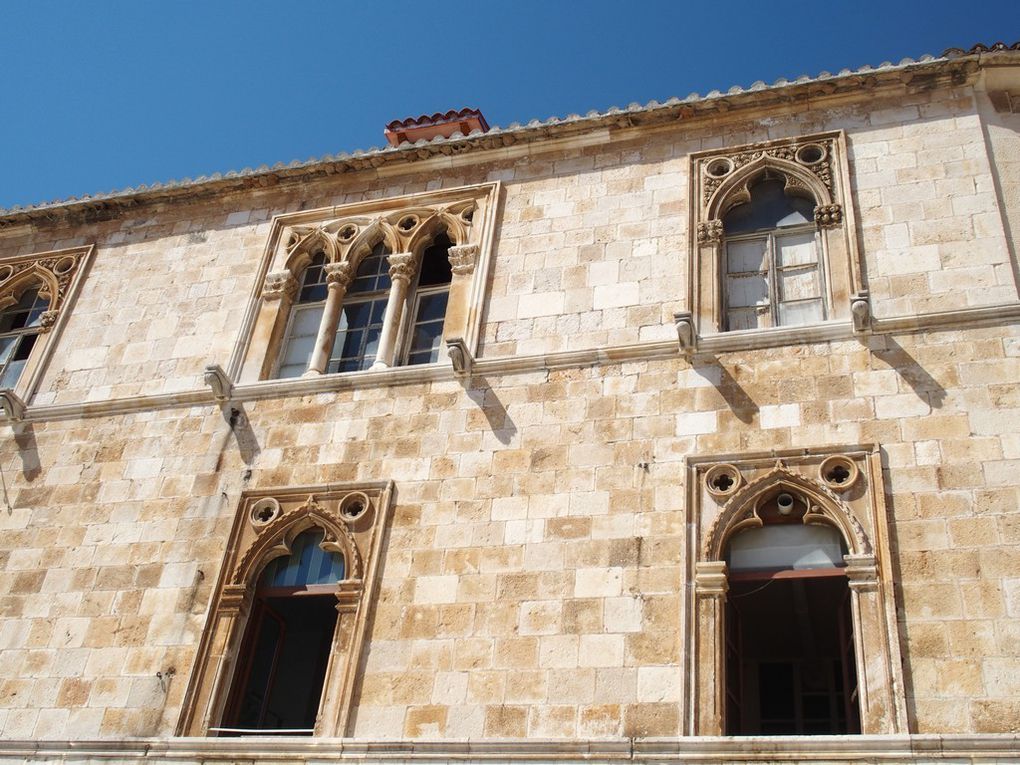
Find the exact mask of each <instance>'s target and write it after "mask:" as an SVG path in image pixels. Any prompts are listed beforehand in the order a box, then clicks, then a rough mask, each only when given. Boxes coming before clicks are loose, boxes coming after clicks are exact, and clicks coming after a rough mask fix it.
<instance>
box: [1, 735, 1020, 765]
mask: <svg viewBox="0 0 1020 765" xmlns="http://www.w3.org/2000/svg"><path fill="white" fill-rule="evenodd" d="M239 758H240V759H243V761H244V762H246V763H252V765H254V764H255V763H263V762H265V763H270V762H280V761H287V762H294V763H296V762H317V763H318V762H340V761H352V760H354V761H359V762H364V763H371V762H386V763H394V762H408V763H410V762H439V761H443V762H451V761H456V762H458V763H474V762H478V763H482V762H486V763H488V762H493V761H497V762H530V763H536V762H558V763H568V762H577V763H582V762H584V763H602V762H604V763H616V762H621V761H635V762H653V761H671V762H692V763H694V762H696V763H719V765H722V764H723V763H763V762H771V763H775V762H818V763H833V762H856V763H861V762H863V763H892V762H897V763H904V762H917V763H929V762H941V761H952V762H954V763H1020V734H947V735H938V734H922V735H906V736H747V737H703V738H702V737H683V738H647V739H613V740H605V739H601V740H584V739H580V740H577V739H574V740H557V739H502V740H486V741H405V740H393V741H370V740H363V739H311V738H294V737H285V736H265V737H252V738H139V739H108V740H93V741H29V740H12V741H0V761H16V762H53V761H55V760H59V761H60V762H65V763H66V762H76V763H91V762H109V761H117V762H120V763H129V762H164V763H168V765H169V763H174V765H199V763H212V762H224V763H226V762H236V761H238V759H239Z"/></svg>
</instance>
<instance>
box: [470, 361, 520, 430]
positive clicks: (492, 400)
mask: <svg viewBox="0 0 1020 765" xmlns="http://www.w3.org/2000/svg"><path fill="white" fill-rule="evenodd" d="M464 385H465V389H466V391H467V395H468V398H469V399H471V400H472V401H474V402H475V403H476V404H477V405H478V408H479V409H480V410H481V412H482V414H484V415H485V419H486V421H487V422H488V423H489V427H490V428H491V429H492V434H493V435H494V436H496V438H497V439H498V440H499V442H500V443H501V444H503V445H504V446H506V445H508V444H509V443H510V442H511V441H512V440H513V438H514V436H515V435H516V434H517V426H516V425H515V424H514V421H513V420H511V419H510V415H509V414H507V411H506V407H505V406H503V403H502V402H501V401H500V400H499V399H498V398H497V397H496V393H495V391H493V390H492V388H491V387H490V386H489V381H488V380H486V379H485V378H484V377H472V378H471V379H470V380H467V381H465V383H464ZM468 386H470V387H468Z"/></svg>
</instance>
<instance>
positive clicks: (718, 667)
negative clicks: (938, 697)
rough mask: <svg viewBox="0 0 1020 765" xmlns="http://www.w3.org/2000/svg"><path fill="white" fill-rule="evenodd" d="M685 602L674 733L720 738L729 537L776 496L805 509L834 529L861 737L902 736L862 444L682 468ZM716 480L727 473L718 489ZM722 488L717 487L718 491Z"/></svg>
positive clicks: (868, 450) (875, 508) (868, 449)
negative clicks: (846, 593) (787, 496)
mask: <svg viewBox="0 0 1020 765" xmlns="http://www.w3.org/2000/svg"><path fill="white" fill-rule="evenodd" d="M686 473H687V475H686V478H687V529H688V538H687V552H686V572H685V575H686V579H685V581H686V583H687V587H686V593H687V594H686V597H685V598H684V609H683V615H682V624H681V629H682V631H683V633H682V634H683V638H684V645H685V647H686V659H685V663H686V666H685V667H684V672H683V680H682V682H683V693H682V703H683V733H684V734H685V735H690V736H720V735H723V733H724V731H725V730H726V725H725V719H724V715H725V692H726V677H725V673H726V666H725V663H726V657H725V644H724V636H725V634H726V633H725V624H724V618H725V610H726V597H727V591H728V572H727V565H726V562H725V559H724V556H725V552H726V549H727V545H728V544H729V541H730V539H731V538H732V537H733V536H735V535H736V534H737V533H739V532H740V531H742V530H744V529H747V528H751V527H755V526H760V525H761V524H762V521H761V519H760V518H759V517H758V515H757V509H758V506H759V504H760V503H761V502H762V501H763V500H764V499H765V498H766V497H767V496H772V495H774V494H775V493H776V492H777V491H784V492H789V493H792V494H794V495H795V496H797V497H799V498H801V499H802V500H803V501H804V503H805V504H807V506H808V507H809V508H810V510H809V515H808V516H807V517H806V519H805V523H808V522H812V523H821V524H826V525H829V526H832V527H834V528H835V529H836V530H837V531H839V533H840V535H841V536H842V537H843V540H844V542H845V543H846V546H847V550H849V553H848V554H847V555H846V556H844V559H845V561H846V564H847V568H846V574H847V578H848V580H849V585H850V593H851V612H852V618H853V631H854V642H855V646H854V647H855V658H856V663H857V678H858V684H859V693H860V712H861V733H863V734H894V733H906V732H908V731H907V711H906V697H905V693H904V685H903V670H902V665H901V660H900V641H899V629H898V622H897V619H896V607H895V599H894V592H893V568H892V558H891V554H890V549H889V528H888V518H887V514H886V508H885V501H884V490H883V484H882V462H881V454H880V452H879V449H878V447H877V446H874V445H870V444H865V445H855V446H846V447H835V446H833V447H824V448H816V449H796V450H794V449H790V450H786V451H776V452H768V453H756V454H724V455H717V456H699V457H692V458H688V459H687V461H686ZM721 473H727V474H728V475H727V478H726V480H724V481H720V480H719V476H720V474H721ZM720 487H723V488H720Z"/></svg>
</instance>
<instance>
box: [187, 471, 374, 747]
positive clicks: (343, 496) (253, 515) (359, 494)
mask: <svg viewBox="0 0 1020 765" xmlns="http://www.w3.org/2000/svg"><path fill="white" fill-rule="evenodd" d="M391 495H392V485H391V484H390V483H366V484H350V485H346V486H344V485H339V486H338V485H331V486H328V487H327V486H321V487H299V488H296V489H281V490H262V491H256V492H247V493H245V494H244V495H243V496H242V498H241V501H240V503H239V506H238V510H237V514H236V517H235V519H234V526H233V529H232V531H231V537H230V542H229V544H228V545H227V553H226V555H225V557H224V561H223V566H222V568H221V573H220V581H219V582H218V583H217V587H216V592H215V593H214V595H213V606H212V609H211V611H210V616H209V621H208V623H207V624H206V627H205V630H204V631H203V634H202V640H201V643H200V645H199V650H198V658H197V661H196V663H195V670H194V674H193V676H192V677H191V680H190V683H189V686H188V690H187V694H186V697H185V703H184V707H183V710H182V714H181V719H180V722H179V723H178V734H179V735H193V736H202V735H208V734H209V732H210V729H211V728H215V727H216V726H217V725H218V724H219V723H220V720H221V718H222V716H223V713H224V707H225V705H226V702H227V697H228V691H229V688H230V684H231V681H232V678H233V675H234V673H235V672H236V671H237V667H236V666H235V665H236V663H237V658H238V652H239V650H240V645H241V641H242V637H243V635H244V631H245V626H246V621H247V618H248V614H249V611H250V608H251V605H252V602H253V599H254V595H255V584H256V582H257V580H258V577H259V576H260V574H261V572H262V571H263V570H264V569H265V567H266V566H267V565H268V564H269V563H270V562H271V561H272V560H273V559H274V558H277V557H280V556H285V555H290V553H291V545H292V544H293V542H294V540H295V539H296V538H297V537H298V535H300V534H301V533H303V532H305V531H307V530H308V529H310V528H318V529H321V530H322V532H323V541H322V542H321V543H320V547H321V548H322V549H323V550H325V551H327V552H332V553H337V554H339V555H341V556H343V559H344V563H345V565H344V578H343V580H341V581H339V582H337V583H336V587H335V590H334V591H333V594H334V595H335V596H336V600H337V606H336V607H337V611H338V614H339V618H338V620H337V626H336V631H335V633H334V639H333V648H332V651H331V660H330V666H329V670H328V671H327V675H326V680H325V684H324V686H323V692H322V699H321V702H320V706H319V715H318V718H317V720H318V721H317V723H316V734H318V735H325V736H342V735H345V733H346V732H347V728H348V722H349V719H350V714H351V704H352V698H353V692H354V684H355V678H356V673H357V667H358V664H359V661H360V657H361V649H362V645H363V642H364V638H365V629H366V626H367V614H368V609H369V604H370V603H371V601H372V598H373V597H374V596H375V591H376V586H377V581H376V580H377V578H378V577H377V572H378V567H379V557H380V551H381V549H382V545H383V538H384V536H385V533H386V529H387V528H388V524H389V518H390V512H391V507H390V500H391ZM352 507H356V511H355V512H352V511H351V508H352Z"/></svg>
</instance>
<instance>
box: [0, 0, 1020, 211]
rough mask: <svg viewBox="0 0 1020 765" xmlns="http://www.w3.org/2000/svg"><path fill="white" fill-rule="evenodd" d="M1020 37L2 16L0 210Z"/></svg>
mask: <svg viewBox="0 0 1020 765" xmlns="http://www.w3.org/2000/svg"><path fill="white" fill-rule="evenodd" d="M996 40H1002V41H1004V42H1015V41H1017V40H1020V0H977V1H976V2H975V1H973V0H972V1H971V2H960V1H959V0H956V1H955V2H949V1H947V0H927V1H924V2H922V1H917V2H905V1H903V0H889V2H874V1H873V0H860V1H859V2H836V1H835V0H829V1H826V0H822V1H819V0H814V2H793V1H792V0H756V1H751V0H730V2H712V1H711V0H710V1H709V2H697V3H694V2H690V3H689V2H685V1H683V0H674V2H660V1H655V2H653V1H651V0H649V1H648V2H641V1H640V0H630V1H629V2H628V1H627V0H613V1H602V0H598V1H595V0H593V1H592V2H582V1H581V0H545V1H544V2H541V1H538V0H503V1H502V2H490V1H489V0H473V1H471V2H467V1H465V0H460V1H459V2H452V1H447V2H443V1H442V0H424V1H423V0H418V1H417V2H407V1H406V0H379V1H378V2H367V1H366V2H360V3H355V2H341V1H340V0H337V1H336V2H325V1H324V0H314V1H313V0H291V2H289V3H283V2H264V1H262V0H243V1H242V0H230V1H228V0H198V1H195V2H188V1H185V0H164V1H163V2H156V1H155V0H130V1H129V0H116V1H115V0H107V1H105V2H104V1H102V0H92V1H91V2H84V1H82V2H78V1H75V0H64V1H63V2H56V1H55V0H28V1H25V0H22V1H20V2H15V0H0V84H2V90H0V207H10V206H12V205H15V204H22V205H24V204H33V203H37V202H42V201H48V200H53V199H62V198H65V197H68V196H78V195H81V194H88V193H96V192H105V191H110V190H112V189H122V188H125V187H128V186H136V185H138V184H142V183H152V182H154V181H166V180H170V179H180V178H184V177H189V176H190V177H196V176H198V175H205V174H210V173H214V172H225V171H227V170H236V169H241V168H243V167H247V166H251V167H255V166H258V165H260V164H273V163H275V162H280V161H283V162H289V161H290V160H292V159H307V158H309V157H318V156H322V155H324V154H333V153H337V152H341V151H353V150H354V149H367V148H369V147H371V146H379V145H382V144H383V142H384V141H383V136H382V130H383V126H384V125H385V124H386V123H387V122H389V121H390V120H392V119H397V118H402V117H406V116H409V115H417V114H420V113H423V112H429V113H431V112H434V111H445V110H446V109H450V108H457V107H461V106H476V107H479V108H481V109H482V111H483V112H484V113H485V116H486V118H487V119H488V121H489V123H490V124H493V125H497V124H498V125H506V124H508V123H510V122H515V121H516V122H526V121H527V120H530V119H533V118H536V117H537V118H540V119H544V118H546V117H549V116H553V115H559V116H562V115H565V114H568V113H571V112H577V113H582V114H583V113H584V112H587V111H589V110H591V109H597V110H603V109H606V108H608V107H610V106H623V105H626V104H627V103H630V102H633V101H637V102H641V103H644V102H646V101H648V100H651V99H657V100H665V99H666V98H669V97H671V96H680V97H683V96H686V95H687V94H688V93H690V92H692V91H697V92H700V93H706V92H708V91H709V90H712V89H714V88H719V89H722V90H725V89H727V88H729V87H730V86H732V85H749V84H750V83H752V82H754V81H755V80H759V79H760V80H765V81H766V82H772V81H773V80H775V79H776V78H778V77H787V78H793V77H797V76H798V75H801V74H808V75H815V74H817V73H818V72H820V71H822V70H828V71H832V72H835V71H838V70H839V69H841V68H844V67H850V68H855V67H858V66H861V65H864V64H871V65H876V64H879V63H881V62H882V61H885V60H892V61H899V60H900V59H902V58H904V57H906V56H910V57H914V58H916V57H918V56H920V55H922V54H925V53H931V54H933V55H938V54H940V53H941V52H942V51H943V50H944V49H945V48H947V47H950V46H955V47H963V48H966V47H970V46H971V45H972V44H974V43H976V42H984V43H992V42H995V41H996Z"/></svg>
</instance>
